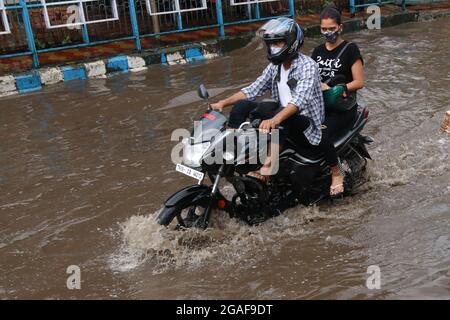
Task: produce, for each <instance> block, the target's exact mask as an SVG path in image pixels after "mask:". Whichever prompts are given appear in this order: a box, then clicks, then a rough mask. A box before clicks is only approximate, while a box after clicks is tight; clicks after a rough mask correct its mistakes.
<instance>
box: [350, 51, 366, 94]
mask: <svg viewBox="0 0 450 320" xmlns="http://www.w3.org/2000/svg"><path fill="white" fill-rule="evenodd" d="M352 76H353V81H352V82H349V83H347V89H348V91H356V90H359V89H362V88H364V67H363V63H362V61H361V59H358V60H356V61H355V63H354V64H353V65H352Z"/></svg>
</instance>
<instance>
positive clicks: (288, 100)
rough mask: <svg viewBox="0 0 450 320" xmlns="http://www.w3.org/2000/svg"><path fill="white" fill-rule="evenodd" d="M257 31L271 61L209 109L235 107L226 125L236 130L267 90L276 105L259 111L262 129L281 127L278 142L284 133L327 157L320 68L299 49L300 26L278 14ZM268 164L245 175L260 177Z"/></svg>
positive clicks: (301, 38)
mask: <svg viewBox="0 0 450 320" xmlns="http://www.w3.org/2000/svg"><path fill="white" fill-rule="evenodd" d="M259 33H260V34H261V35H262V38H263V40H264V42H265V44H266V47H267V58H268V60H269V61H270V64H269V65H268V66H267V67H266V69H265V70H264V71H263V73H262V75H261V76H260V77H259V78H258V79H256V81H255V82H253V83H252V84H251V85H249V86H248V87H246V88H243V89H242V90H241V91H239V92H237V93H235V94H234V95H232V96H231V97H229V98H227V99H224V100H220V101H219V102H217V103H214V104H212V105H211V106H212V108H213V109H215V110H219V111H222V110H223V108H224V107H226V106H228V105H234V107H233V109H232V110H231V113H230V119H229V123H228V126H229V127H230V128H238V127H239V125H240V124H241V123H243V122H244V121H245V120H246V118H247V117H248V116H249V114H250V112H252V110H254V109H255V108H257V107H258V103H257V102H254V101H252V100H253V99H254V98H256V97H258V96H262V95H263V94H264V93H265V92H267V91H268V90H270V91H271V93H272V98H273V99H274V100H276V101H277V102H278V103H279V108H277V109H276V110H275V111H273V112H271V113H269V114H265V115H260V117H261V118H262V119H266V120H264V121H262V123H261V125H260V127H259V128H260V130H262V132H263V133H265V132H268V131H270V130H271V129H275V128H277V127H278V126H279V125H280V126H282V127H283V128H284V129H285V130H282V132H280V142H281V144H283V142H284V141H285V139H286V136H287V137H289V138H290V139H292V140H293V141H294V142H295V143H296V144H297V145H299V146H306V147H314V148H315V149H317V151H318V152H320V151H321V152H323V153H324V154H325V155H326V156H327V155H329V154H330V153H332V152H333V150H332V149H331V148H329V146H330V145H331V144H330V143H328V141H326V142H327V143H324V141H323V140H322V131H321V125H322V122H323V121H324V117H325V112H324V102H323V95H322V91H321V87H320V86H321V83H320V76H319V72H318V67H317V64H316V63H315V62H314V61H313V60H312V59H311V58H309V57H308V56H306V55H304V54H302V53H300V52H299V49H300V47H301V46H302V45H303V41H304V36H303V32H302V30H301V28H300V26H299V25H298V24H297V23H296V22H295V21H294V20H292V19H289V18H278V19H273V20H270V21H269V22H267V23H266V24H265V25H264V26H262V27H261V29H260V31H259ZM334 152H335V151H334ZM268 162H270V158H269V159H268V160H267V161H266V163H265V165H264V167H263V168H262V169H261V175H260V174H259V173H257V172H253V173H250V174H249V175H251V176H254V177H257V178H260V179H264V176H263V174H265V173H266V174H267V171H268V170H267V167H268V165H269V163H268Z"/></svg>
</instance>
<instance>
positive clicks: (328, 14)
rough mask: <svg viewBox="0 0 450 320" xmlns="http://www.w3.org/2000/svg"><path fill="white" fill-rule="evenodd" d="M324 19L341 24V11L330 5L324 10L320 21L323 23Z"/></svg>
mask: <svg viewBox="0 0 450 320" xmlns="http://www.w3.org/2000/svg"><path fill="white" fill-rule="evenodd" d="M323 19H332V20H334V21H336V23H337V24H341V23H342V19H341V11H340V10H339V9H338V8H337V7H336V6H335V5H334V4H332V5H329V6H327V7H326V8H325V9H323V10H322V13H321V14H320V20H321V21H322V20H323Z"/></svg>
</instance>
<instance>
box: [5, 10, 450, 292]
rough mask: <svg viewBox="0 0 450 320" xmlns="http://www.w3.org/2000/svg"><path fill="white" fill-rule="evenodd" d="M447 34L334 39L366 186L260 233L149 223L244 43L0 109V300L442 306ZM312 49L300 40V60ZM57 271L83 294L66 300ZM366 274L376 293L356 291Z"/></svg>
mask: <svg viewBox="0 0 450 320" xmlns="http://www.w3.org/2000/svg"><path fill="white" fill-rule="evenodd" d="M448 25H449V20H448V19H446V20H435V21H431V22H422V23H412V24H404V25H400V26H397V27H392V28H386V29H382V30H380V31H364V32H361V33H357V34H348V35H347V36H346V37H347V38H348V39H350V40H352V41H355V42H357V43H358V44H359V45H360V47H361V50H362V52H363V55H364V58H365V63H366V65H365V68H366V75H367V83H366V88H365V89H364V90H362V91H361V95H360V97H361V104H363V105H364V104H365V105H368V106H369V107H370V111H371V114H370V122H369V123H368V125H367V127H366V130H365V132H366V133H367V134H370V135H371V136H372V137H373V138H374V139H375V140H376V143H375V144H373V145H372V146H371V147H370V152H371V154H372V156H373V158H374V161H373V162H371V163H370V166H371V169H370V172H371V173H370V174H371V181H370V182H369V183H367V184H366V185H364V186H363V187H362V188H361V189H360V192H359V193H358V194H356V195H355V196H352V197H350V198H346V199H344V200H343V201H341V202H340V203H336V204H334V205H329V204H325V205H321V206H319V207H314V208H304V207H298V208H295V209H291V210H289V211H288V212H286V214H283V215H282V216H279V217H277V218H274V219H272V220H270V221H268V222H266V223H264V224H262V225H260V226H257V227H248V226H246V225H243V224H241V223H238V222H236V221H232V220H230V219H228V218H226V217H223V216H216V217H215V218H214V221H213V222H214V223H213V225H212V228H211V229H210V230H207V231H205V232H203V231H189V232H176V231H170V230H165V229H164V228H161V227H158V226H157V224H156V223H155V222H154V220H153V219H154V215H155V213H157V211H158V209H159V208H160V205H161V203H162V202H163V200H164V199H165V198H167V197H168V196H169V195H170V194H171V193H173V192H175V191H177V190H178V189H180V188H181V187H183V186H186V185H188V184H192V183H193V181H192V180H190V178H184V177H182V176H180V175H179V174H177V173H176V172H175V171H174V164H173V163H171V161H170V152H171V148H172V147H173V146H174V145H175V144H176V143H175V142H171V141H170V135H171V132H172V131H173V130H174V129H176V128H188V129H189V128H190V126H191V120H192V119H193V118H197V117H198V115H199V114H200V113H201V112H202V111H203V110H204V108H203V107H202V106H200V104H199V103H200V102H199V98H197V96H196V88H197V86H198V85H199V84H200V83H205V84H206V85H207V87H208V88H209V89H210V93H211V95H212V96H214V97H213V99H218V98H221V97H224V96H225V95H227V94H230V93H232V92H234V91H235V90H238V89H239V88H241V87H242V86H244V85H246V84H248V83H249V82H251V81H252V79H254V78H255V77H256V76H257V75H258V73H259V72H260V71H261V70H262V69H263V68H264V66H265V64H266V60H265V56H264V50H263V49H262V46H261V45H260V44H258V43H251V44H249V45H248V46H247V47H246V48H243V49H239V50H237V51H235V52H233V53H232V54H230V55H227V56H225V57H222V58H218V59H215V60H212V61H207V62H205V63H199V64H194V65H183V66H173V67H165V66H154V67H151V68H150V69H149V70H148V71H147V72H144V73H140V74H129V75H120V76H116V77H113V78H110V79H101V80H89V81H85V82H70V83H64V84H59V85H55V86H51V87H49V88H46V89H45V90H44V91H43V92H39V93H34V94H28V95H24V96H16V97H9V98H3V99H1V100H0V135H1V143H0V155H1V157H0V298H6V299H14V298H33V299H41V298H49V299H58V298H88V299H97V298H133V299H197V298H205V299H304V298H307V299H311V298H312V299H324V298H331V299H336V298H337V299H348V298H351V299H366V298H376V299H392V298H393V299H397V298H441V299H449V298H450V271H449V267H450V156H449V154H450V138H449V137H448V136H445V135H443V134H441V133H439V126H440V123H441V120H442V117H443V114H444V112H445V111H446V110H449V109H450V94H449V89H448V88H449V87H450V48H449V39H450V29H449V28H448ZM319 42H320V40H318V39H307V41H306V45H305V48H304V52H307V53H310V52H311V50H312V48H313V47H314V46H315V45H317V44H318V43H319ZM69 265H77V266H79V267H80V269H81V280H82V283H81V289H80V290H68V289H67V287H66V279H67V277H68V276H69V275H68V274H66V270H67V267H68V266H69ZM371 265H377V266H379V268H380V270H381V288H380V289H379V290H369V289H368V288H367V287H366V279H367V277H368V276H369V275H368V274H367V268H368V267H369V266H371Z"/></svg>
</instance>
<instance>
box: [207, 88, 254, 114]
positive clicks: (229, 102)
mask: <svg viewBox="0 0 450 320" xmlns="http://www.w3.org/2000/svg"><path fill="white" fill-rule="evenodd" d="M243 99H247V96H246V95H245V93H243V92H242V91H239V92H236V93H235V94H233V95H232V96H231V97H229V98H227V99H224V100H220V101H219V102H217V103H213V104H211V108H213V109H214V110H218V111H220V112H222V110H223V108H225V107H226V106H229V105H232V104H235V103H236V101H239V100H243Z"/></svg>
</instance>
